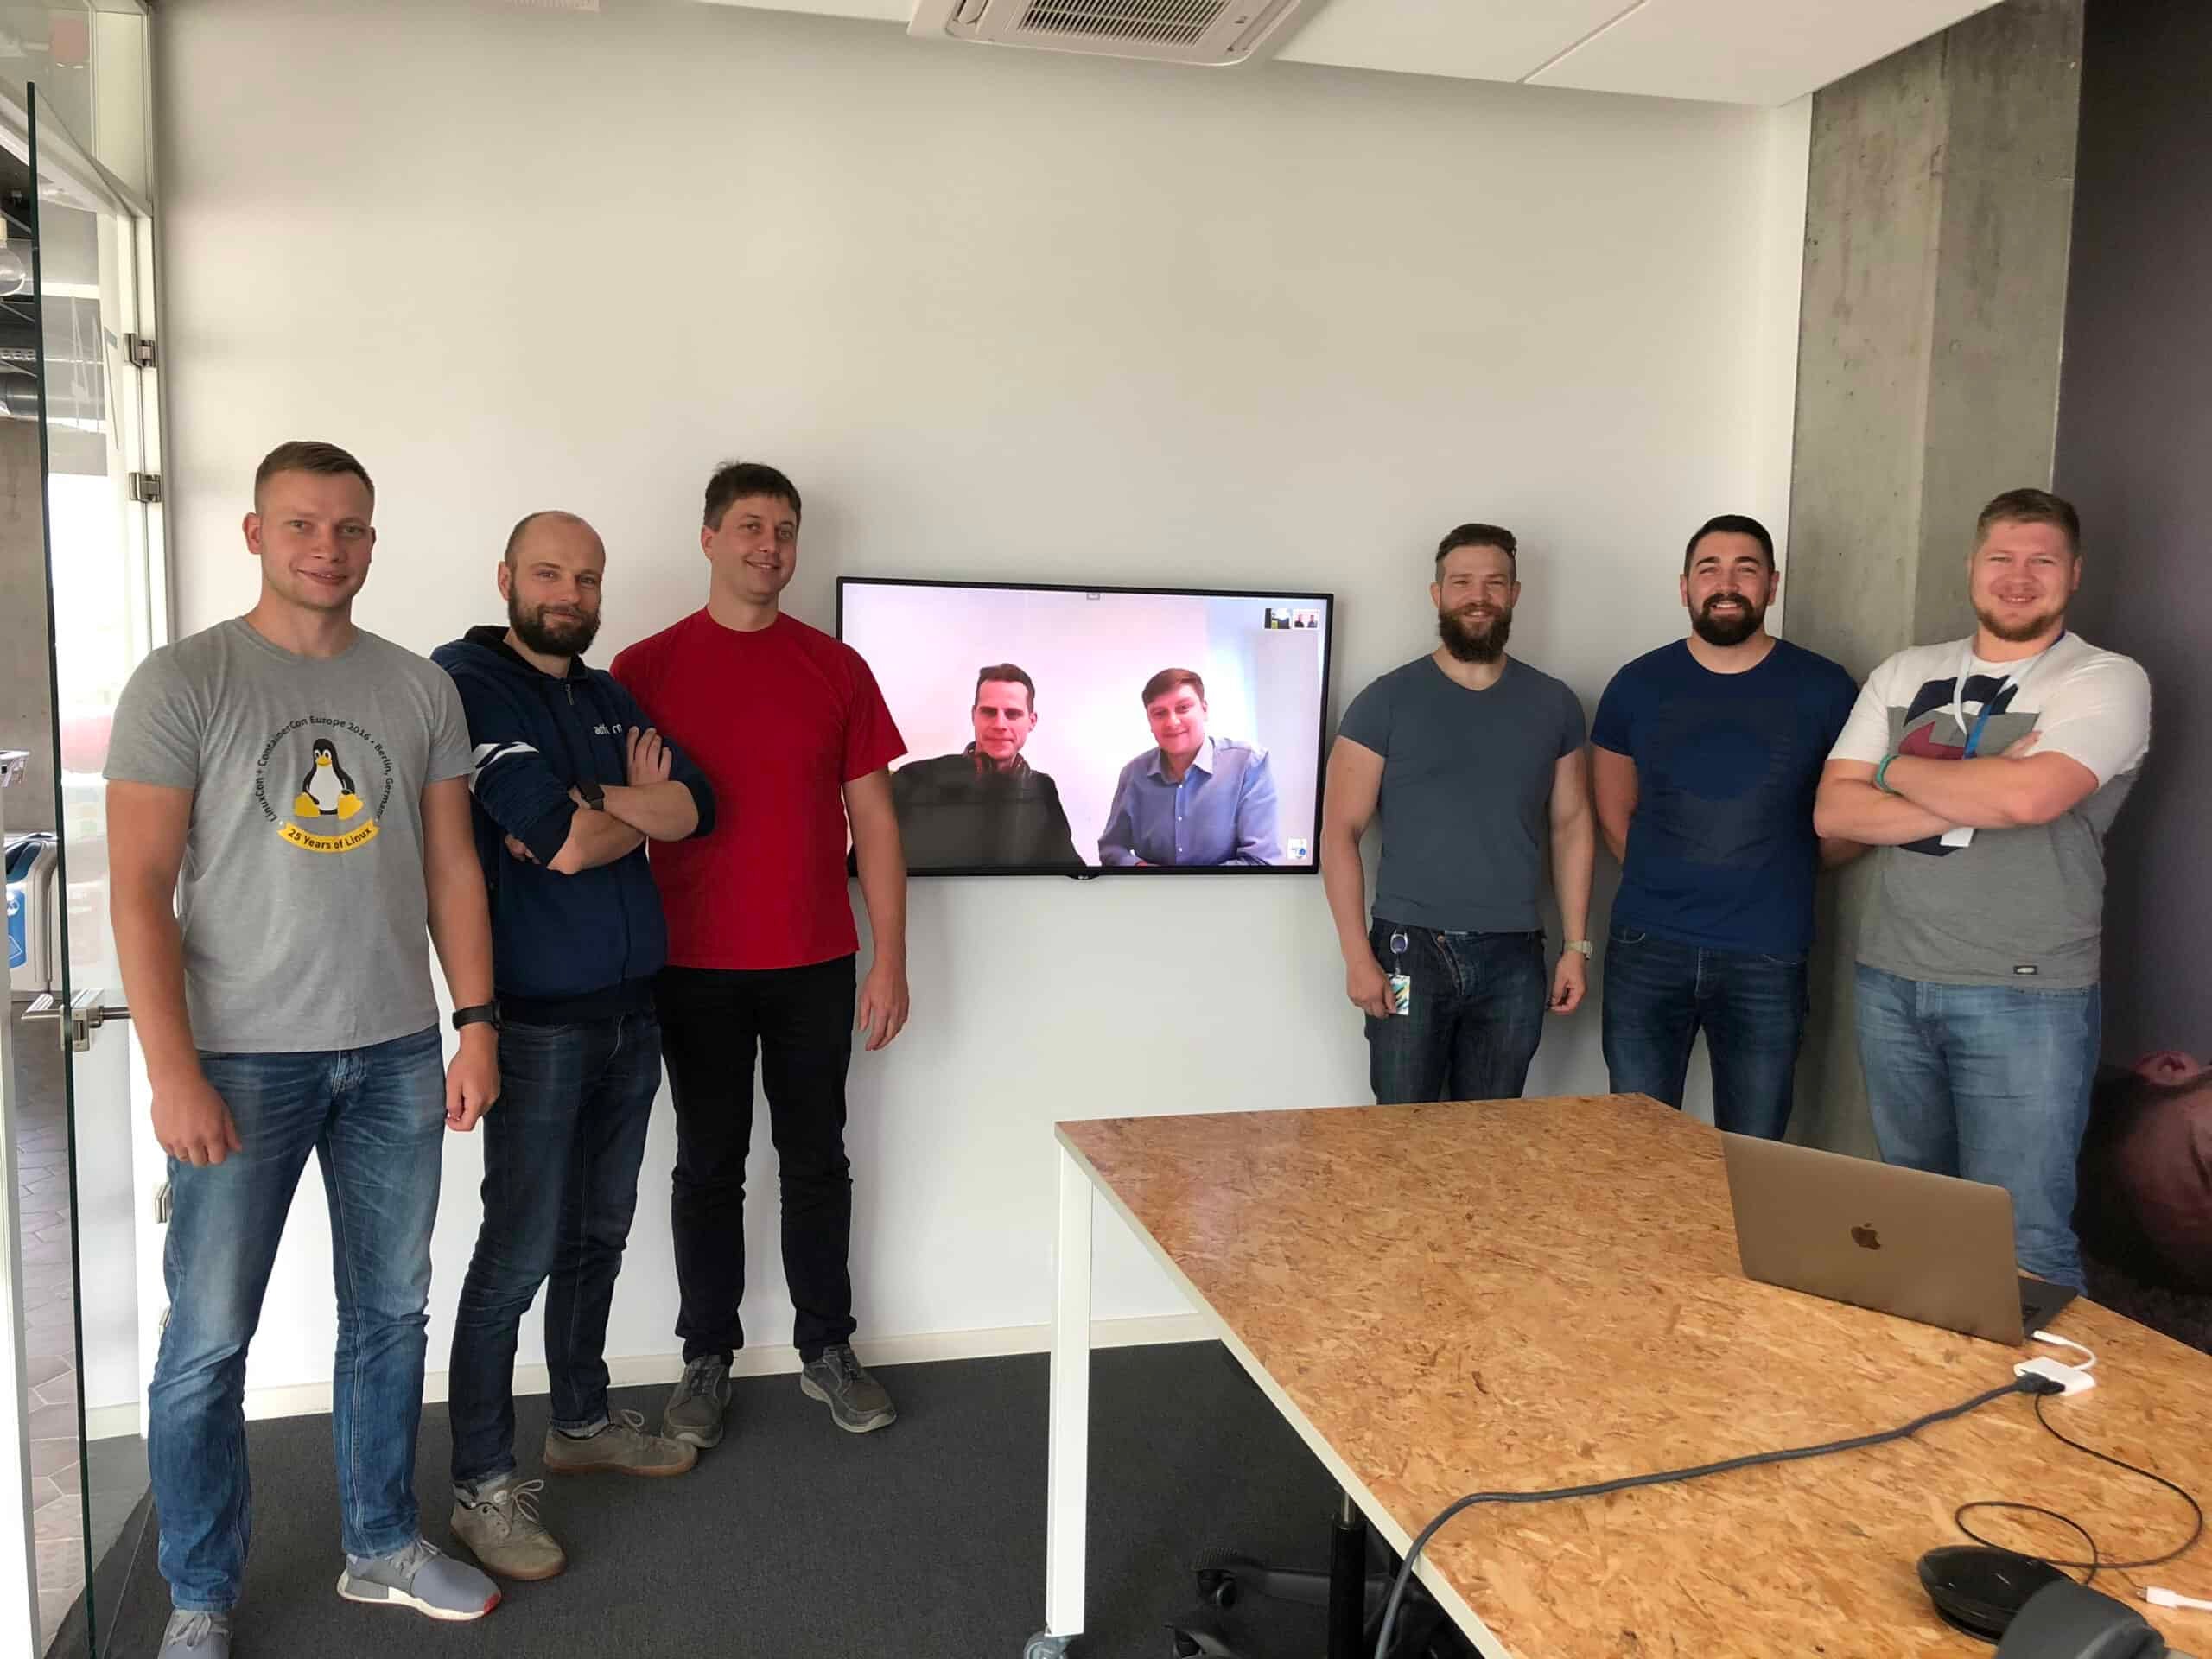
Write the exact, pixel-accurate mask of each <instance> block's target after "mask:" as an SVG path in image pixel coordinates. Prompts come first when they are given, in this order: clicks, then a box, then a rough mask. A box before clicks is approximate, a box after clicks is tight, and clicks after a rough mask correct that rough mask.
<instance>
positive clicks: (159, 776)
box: [105, 652, 200, 789]
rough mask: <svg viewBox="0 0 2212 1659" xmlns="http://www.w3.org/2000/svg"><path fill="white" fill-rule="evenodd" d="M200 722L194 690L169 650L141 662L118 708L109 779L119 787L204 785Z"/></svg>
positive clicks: (112, 727)
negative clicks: (201, 772)
mask: <svg viewBox="0 0 2212 1659" xmlns="http://www.w3.org/2000/svg"><path fill="white" fill-rule="evenodd" d="M105 775H106V777H107V779H108V781H109V782H110V783H116V784H160V785H164V786H165V787H167V788H169V789H197V788H199V787H200V709H199V706H198V701H197V699H195V698H194V696H193V695H192V686H191V684H190V683H189V681H188V679H187V677H185V675H184V673H183V672H182V671H181V670H180V669H179V668H178V667H177V664H176V658H175V656H174V655H173V654H172V653H171V652H155V653H154V654H153V655H152V656H150V657H149V658H146V660H145V661H144V662H143V663H141V664H138V667H137V671H134V672H133V673H132V675H131V676H130V680H129V682H128V683H126V684H125V685H124V688H123V696H121V697H120V698H118V700H117V702H116V705H115V719H114V721H112V722H111V725H110V728H109V731H108V745H107V767H106V773H105Z"/></svg>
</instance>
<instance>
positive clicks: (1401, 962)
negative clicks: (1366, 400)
mask: <svg viewBox="0 0 2212 1659" xmlns="http://www.w3.org/2000/svg"><path fill="white" fill-rule="evenodd" d="M1429 597H1430V599H1431V600H1432V601H1434V603H1435V605H1436V620H1437V632H1438V633H1439V635H1440V637H1441V639H1442V642H1443V643H1442V644H1441V645H1439V647H1438V648H1437V649H1436V650H1435V651H1433V652H1430V653H1429V654H1428V655H1427V656H1426V657H1423V658H1419V659H1417V660H1416V661H1414V662H1411V663H1408V664H1406V665H1405V666H1404V667H1402V668H1399V669H1395V670H1393V671H1391V672H1389V673H1388V674H1385V675H1384V676H1383V677H1382V678H1381V679H1379V680H1377V681H1376V682H1375V683H1374V684H1372V685H1370V686H1369V687H1368V688H1367V689H1366V690H1364V691H1363V692H1361V693H1360V694H1359V696H1357V697H1356V698H1354V699H1353V700H1352V704H1351V708H1349V709H1346V710H1345V711H1344V721H1343V723H1342V724H1341V725H1340V726H1339V727H1338V734H1337V741H1336V744H1335V747H1333V748H1332V750H1331V751H1330V753H1329V776H1328V785H1327V794H1326V797H1325V805H1324V807H1323V810H1322V822H1321V876H1322V881H1323V884H1324V885H1325V887H1327V889H1328V894H1329V909H1330V912H1331V913H1332V915H1333V916H1334V917H1335V918H1336V924H1337V937H1338V943H1339V944H1341V946H1342V947H1343V950H1344V990H1345V995H1347V996H1349V997H1350V998H1351V1002H1352V1005H1353V1006H1354V1007H1357V1008H1358V1009H1359V1010H1360V1011H1361V1012H1362V1013H1363V1014H1365V1015H1366V1016H1367V1039H1368V1077H1369V1081H1370V1083H1371V1084H1372V1085H1373V1087H1374V1090H1375V1097H1376V1100H1377V1101H1378V1102H1381V1103H1385V1104H1388V1103H1395V1102H1404V1101H1427V1100H1495V1099H1510V1098H1513V1097H1516V1096H1518V1095H1519V1094H1520V1093H1521V1090H1522V1087H1523V1085H1524V1084H1526V1083H1527V1081H1528V1077H1529V1061H1530V1060H1532V1059H1533V1058H1535V1052H1536V1045H1537V1042H1538V1039H1540V1038H1541V1036H1542V1034H1543V1016H1544V1010H1545V1008H1546V1007H1550V1009H1551V1010H1552V1011H1553V1012H1554V1013H1555V1014H1572V1013H1573V1011H1574V1009H1575V1008H1576V1007H1578V1006H1579V1005H1580V1003H1581V1001H1582V994H1583V990H1584V987H1585V982H1586V970H1587V966H1588V960H1589V956H1590V941H1589V939H1588V938H1587V937H1586V934H1587V931H1588V929H1587V927H1586V922H1587V921H1588V918H1589V912H1590V874H1591V868H1592V862H1593V861H1594V860H1595V857H1596V850H1597V831H1596V828H1595V824H1594V820H1593V819H1592V815H1591V810H1590V790H1589V779H1588V767H1587V762H1586V760H1585V757H1584V751H1583V747H1582V741H1583V734H1584V730H1585V728H1584V723H1583V718H1582V705H1581V703H1580V702H1578V701H1577V700H1576V698H1575V696H1574V693H1573V691H1571V690H1568V689H1567V686H1566V685H1564V684H1563V683H1560V681H1558V680H1555V679H1554V678H1553V677H1551V676H1550V675H1548V674H1545V673H1542V672H1541V671H1538V670H1536V669H1534V668H1531V667H1530V666H1529V664H1526V663H1524V662H1520V661H1518V660H1516V659H1515V658H1510V657H1508V656H1507V655H1506V654H1505V642H1506V639H1507V636H1508V634H1509V632H1510V630H1511V627H1512V622H1513V607H1514V606H1515V605H1516V604H1517V603H1518V602H1519V601H1520V597H1521V583H1520V580H1519V577H1518V575H1517V574H1516V547H1515V543H1514V537H1513V533H1512V532H1511V531H1508V530H1503V529H1500V528H1499V527H1498V526H1497V525H1495V524H1462V525H1460V526H1459V528H1458V529H1456V530H1454V531H1452V532H1451V533H1450V534H1449V535H1447V536H1446V537H1445V538H1444V540H1443V543H1442V544H1441V545H1440V546H1439V547H1438V549H1437V550H1436V579H1435V581H1434V582H1433V583H1432V584H1431V585H1430V588H1429ZM1370 820H1379V822H1380V823H1381V824H1382V829H1383V861H1382V868H1381V870H1380V872H1379V874H1377V877H1376V892H1375V912H1374V916H1373V918H1372V921H1371V922H1370V918H1369V917H1368V914H1367V892H1366V887H1367V879H1366V871H1365V869H1364V868H1363V866H1362V864H1361V862H1360V856H1359V838H1360V836H1362V835H1363V833H1364V832H1365V830H1366V829H1367V826H1368V823H1370ZM1547 849H1548V850H1549V852H1550V855H1551V867H1552V887H1553V892H1554V896H1555V897H1556V898H1557V899H1558V903H1559V910H1560V925H1561V926H1562V927H1563V928H1564V929H1565V931H1566V932H1567V940H1566V948H1565V950H1562V951H1561V953H1560V959H1559V965H1558V968H1557V969H1556V971H1555V972H1554V974H1552V976H1550V980H1549V991H1548V992H1547V989H1546V974H1545V952H1544V933H1543V921H1542V915H1541V910H1540V908H1539V898H1540V894H1541V890H1542V887H1543V875H1544V861H1545V853H1546V850H1547Z"/></svg>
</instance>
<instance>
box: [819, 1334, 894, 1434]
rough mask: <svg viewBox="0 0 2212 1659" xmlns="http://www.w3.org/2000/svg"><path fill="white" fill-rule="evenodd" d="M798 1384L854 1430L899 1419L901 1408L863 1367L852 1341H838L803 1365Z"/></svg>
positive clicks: (837, 1420) (833, 1418)
mask: <svg viewBox="0 0 2212 1659" xmlns="http://www.w3.org/2000/svg"><path fill="white" fill-rule="evenodd" d="M798 1386H799V1389H800V1391H801V1392H802V1393H804V1395H806V1396H807V1398H808V1399H810V1400H819V1401H821V1402H822V1403H823V1405H825V1406H827V1407H829V1417H830V1421H833V1422H835V1423H836V1425H837V1427H840V1428H842V1429H844V1430H846V1431H847V1432H849V1433H854V1434H865V1433H868V1431H869V1430H870V1429H875V1428H886V1427H889V1426H890V1425H891V1424H893V1423H895V1422H897V1421H899V1408H898V1407H896V1406H894V1405H893V1404H892V1403H891V1396H890V1395H887V1394H886V1393H885V1392H884V1391H883V1384H882V1383H879V1382H877V1381H876V1380H875V1379H874V1377H872V1376H869V1375H868V1372H867V1371H866V1370H863V1369H861V1363H860V1361H858V1360H857V1359H855V1358H854V1357H853V1351H852V1348H851V1346H850V1345H849V1344H845V1343H842V1342H840V1343H834V1344H831V1345H830V1346H829V1347H827V1348H824V1349H823V1351H822V1357H821V1358H819V1359H817V1360H816V1361H815V1362H814V1363H812V1364H811V1365H804V1366H801V1367H800V1368H799V1374H798Z"/></svg>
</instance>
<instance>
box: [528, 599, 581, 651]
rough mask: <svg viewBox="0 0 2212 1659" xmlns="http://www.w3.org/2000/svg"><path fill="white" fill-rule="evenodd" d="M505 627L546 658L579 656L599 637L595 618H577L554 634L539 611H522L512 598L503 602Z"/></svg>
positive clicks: (553, 629)
mask: <svg viewBox="0 0 2212 1659" xmlns="http://www.w3.org/2000/svg"><path fill="white" fill-rule="evenodd" d="M564 620H565V619H564ZM507 626H509V627H511V628H512V629H513V630H514V631H515V638H516V639H519V640H521V641H522V642H523V644H524V645H528V646H529V647H530V648H531V650H532V651H535V652H542V653H543V655H545V656H548V657H581V656H582V655H583V654H584V652H587V651H588V650H590V649H591V642H592V641H593V640H594V639H597V638H598V637H599V619H598V618H597V617H595V616H586V617H579V618H577V619H576V620H575V621H573V622H569V623H568V625H567V626H566V628H565V629H559V630H557V631H556V628H549V627H547V626H545V613H544V611H543V609H542V608H540V609H538V610H535V611H525V610H524V609H523V607H522V605H521V603H520V602H519V601H516V600H512V599H510V600H509V601H507Z"/></svg>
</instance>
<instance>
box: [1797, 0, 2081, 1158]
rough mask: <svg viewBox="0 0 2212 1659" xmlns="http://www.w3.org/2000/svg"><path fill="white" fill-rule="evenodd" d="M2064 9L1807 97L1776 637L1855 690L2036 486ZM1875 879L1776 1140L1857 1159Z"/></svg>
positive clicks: (1948, 633)
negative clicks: (1859, 1026) (1866, 921)
mask: <svg viewBox="0 0 2212 1659" xmlns="http://www.w3.org/2000/svg"><path fill="white" fill-rule="evenodd" d="M2082 4H2083V0H2006V3H2005V4H2002V5H1999V6H1997V7H1995V8H1994V9H1993V10H1988V11H1985V12H1982V13H1980V14H1979V15H1977V16H1974V17H1972V18H1969V19H1968V20H1967V21H1966V22H1962V23H1960V24H1959V25H1958V26H1957V27H1955V28H1954V29H1948V30H1947V31H1945V32H1944V33H1943V34H1942V35H1936V36H1934V37H1933V38H1931V39H1929V40H1926V41H1922V42H1921V43H1920V44H1919V45H1917V46H1915V47H1911V48H1907V49H1906V50H1905V51H1903V52H1900V53H1897V54H1896V55H1894V56H1892V57H1890V58H1887V59H1885V60H1883V61H1881V62H1879V63H1877V64H1873V65H1871V66H1870V67H1867V68H1866V69H1862V70H1860V71H1859V73H1857V74H1855V75H1853V76H1851V77H1850V78H1849V79H1845V80H1841V81H1839V82H1837V83H1836V84H1835V85H1834V86H1830V87H1827V88H1825V89H1824V90H1822V91H1821V92H1817V93H1815V95H1814V99H1813V136H1812V156H1811V161H1810V174H1809V177H1808V189H1807V199H1806V215H1805V270H1804V290H1803V303H1802V311H1801V321H1800V324H1799V336H1798V378H1797V423H1796V454H1795V456H1794V458H1793V461H1792V466H1791V493H1790V512H1789V569H1788V570H1787V572H1786V577H1785V586H1784V588H1783V596H1784V599H1785V601H1786V603H1785V605H1784V607H1783V615H1784V618H1785V621H1784V625H1783V632H1785V633H1786V634H1787V635H1788V636H1789V638H1790V639H1793V640H1795V641H1796V643H1797V644H1799V645H1804V646H1806V647H1807V648H1808V649H1809V650H1813V651H1818V652H1823V653H1824V654H1826V655H1827V656H1830V657H1833V658H1835V659H1836V660H1837V661H1839V662H1840V663H1841V664H1843V665H1844V666H1845V667H1846V668H1847V669H1849V670H1850V671H1852V672H1853V674H1855V675H1858V676H1859V677H1862V678H1863V677H1865V676H1866V673H1867V671H1869V670H1871V669H1872V667H1873V666H1874V664H1877V663H1878V662H1879V661H1881V660H1882V658H1885V657H1886V656H1888V655H1889V654H1890V653H1891V652H1894V651H1897V650H1899V649H1901V648H1902V647H1904V646H1905V645H1913V644H1916V643H1922V642H1925V641H1929V640H1933V639H1948V638H1955V637H1956V636H1958V635H1960V634H1963V633H1965V632H1968V631H1969V630H1970V629H1971V628H1972V626H1973V625H1974V617H1973V613H1972V611H1971V609H1970V608H1969V607H1968V606H1967V597H1966V575H1965V563H1966V555H1967V551H1968V550H1969V547H1970V544H1971V543H1972V540H1973V534H1974V515H1975V513H1976V512H1977V511H1978V510H1979V509H1980V506H1981V505H1982V504H1983V503H1984V502H1985V501H1986V500H1987V499H1989V498H1990V497H1991V496H1993V495H1995V494H1996V493H1998V492H1999V491H2000V490H2005V489H2011V488H2013V487H2015V486H2020V485H2026V484H2032V485H2039V486H2044V487H2048V486H2049V485H2050V477H2051V461H2052V439H2053V433H2054V431H2055V429H2056V422H2057V412H2058V365H2059V353H2060V346H2061V343H2062V340H2063V334H2064V327H2065V301H2066V271H2067V258H2068V238H2069V228H2070V225H2071V219H2072V213H2073V174H2074V145H2075V127H2076V120H2077V117H2078V114H2079V110H2080V82H2081V42H2082ZM1823 888H1824V891H1823V893H1822V898H1821V947H1820V949H1819V950H1817V951H1816V952H1815V958H1814V973H1813V986H1812V997H1813V1010H1812V1017H1811V1019H1810V1020H1809V1022H1808V1027H1807V1031H1806V1041H1805V1052H1804V1054H1803V1057H1802V1060H1801V1062H1800V1065H1799V1070H1798V1082H1797V1113H1796V1121H1795V1123H1794V1125H1793V1128H1792V1135H1793V1137H1794V1138H1796V1139H1799V1140H1805V1141H1812V1142H1814V1143H1815V1144H1816V1145H1821V1146H1828V1147H1835V1148H1837V1149H1838V1150H1840V1151H1848V1152H1857V1153H1861V1154H1871V1153H1872V1151H1873V1150H1874V1142H1873V1134H1872V1128H1871V1127H1870V1125H1869V1123H1868V1120H1867V1116H1866V1089H1865V1085H1864V1083H1863V1081H1862V1079H1861V1077H1860V1075H1859V1059H1858V1054H1857V1051H1856V1047H1855V1045H1854V1041H1853V1028H1852V992H1851V987H1852V972H1851V969H1852V961H1853V952H1854V950H1855V948H1856V944H1857V939H1858V925H1859V918H1860V917H1861V916H1862V915H1863V914H1864V913H1865V912H1866V907H1867V906H1868V905H1869V903H1870V902H1871V899H1872V860H1871V859H1865V860H1861V861H1859V863H1858V864H1856V865H1854V866H1853V867H1852V868H1850V869H1848V870H1847V871H1845V872H1844V873H1843V874H1842V875H1841V876H1840V877H1834V878H1830V879H1829V880H1827V881H1826V882H1825V883H1824V884H1823Z"/></svg>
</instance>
